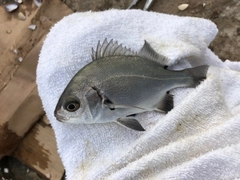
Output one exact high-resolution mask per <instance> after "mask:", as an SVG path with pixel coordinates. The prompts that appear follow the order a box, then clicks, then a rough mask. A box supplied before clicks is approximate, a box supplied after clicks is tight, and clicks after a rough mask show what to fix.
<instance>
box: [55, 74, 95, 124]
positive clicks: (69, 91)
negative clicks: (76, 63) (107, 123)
mask: <svg viewBox="0 0 240 180" xmlns="http://www.w3.org/2000/svg"><path fill="white" fill-rule="evenodd" d="M85 87H86V84H85V82H84V81H81V82H80V83H79V82H78V83H76V80H75V79H74V78H73V80H72V81H70V83H69V84H68V86H67V87H66V88H65V90H64V92H63V93H62V95H61V96H60V98H59V100H58V103H57V105H56V108H55V111H54V116H55V117H56V119H57V120H58V121H60V122H65V123H73V124H79V123H84V124H85V123H86V122H88V121H91V119H92V118H91V116H90V114H89V111H88V104H87V102H86V99H85V98H84V94H85V92H86V88H85Z"/></svg>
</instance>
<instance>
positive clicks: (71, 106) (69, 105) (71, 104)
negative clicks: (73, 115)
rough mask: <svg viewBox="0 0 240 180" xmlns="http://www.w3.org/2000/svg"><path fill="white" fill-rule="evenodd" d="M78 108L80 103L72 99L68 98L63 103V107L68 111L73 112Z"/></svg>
mask: <svg viewBox="0 0 240 180" xmlns="http://www.w3.org/2000/svg"><path fill="white" fill-rule="evenodd" d="M79 108H80V103H79V102H78V101H76V100H74V99H70V100H68V101H67V102H66V103H65V105H64V109H66V110H67V111H69V112H74V111H76V110H78V109H79Z"/></svg>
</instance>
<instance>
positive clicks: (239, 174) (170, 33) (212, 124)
mask: <svg viewBox="0 0 240 180" xmlns="http://www.w3.org/2000/svg"><path fill="white" fill-rule="evenodd" d="M217 32H218V30H217V28H216V26H215V24H213V23H212V22H211V21H209V20H205V19H200V18H192V17H178V16H173V15H166V14H160V13H154V12H145V11H141V10H109V11H104V12H85V13H75V14H72V15H70V16H67V17H65V18H64V19H63V20H61V21H60V22H58V23H57V24H56V25H55V26H54V27H53V28H52V29H51V31H50V33H49V34H48V36H47V38H46V40H45V42H44V45H43V47H42V51H41V54H40V58H39V64H38V68H37V84H38V89H39V94H40V97H41V99H42V102H43V106H44V109H45V111H46V113H47V116H48V118H49V119H50V121H51V124H52V127H53V129H54V131H55V135H56V140H57V145H58V151H59V154H60V157H61V159H62V161H63V164H64V166H65V169H66V175H67V178H68V179H71V180H72V179H89V180H91V179H117V180H119V179H211V180H212V179H237V178H240V93H239V92H240V81H239V79H240V72H239V71H240V63H238V62H234V63H233V62H230V61H226V62H225V63H223V62H222V61H221V60H220V59H219V58H218V57H217V56H216V55H215V54H214V53H213V52H212V51H211V50H209V49H208V45H209V44H210V43H211V41H212V40H213V39H214V37H215V35H216V34H217ZM105 38H108V39H109V40H110V39H113V40H117V41H118V42H119V43H122V44H123V45H124V46H127V47H128V48H131V49H133V50H134V51H139V50H140V48H141V47H142V46H143V44H144V40H147V41H148V42H149V43H150V44H151V46H152V47H153V48H154V49H155V51H157V52H158V53H159V54H163V55H164V56H166V57H168V58H169V59H170V61H169V63H168V65H169V66H170V68H171V69H183V68H188V67H194V66H199V65H202V64H208V65H211V67H210V68H209V70H208V74H207V79H206V80H204V81H203V82H202V83H201V84H200V85H199V86H197V87H196V88H177V89H175V90H173V91H171V93H172V94H173V95H174V105H175V107H174V109H173V110H171V111H170V112H169V113H168V114H161V113H157V112H148V113H142V114H139V115H137V116H138V119H140V123H141V124H142V125H143V127H144V128H146V131H145V132H138V131H134V130H130V129H127V128H124V127H122V126H119V125H118V124H116V123H105V124H91V125H83V124H78V125H76V124H67V123H61V122H58V121H57V120H56V119H55V117H54V114H53V112H54V109H55V106H56V104H57V101H58V99H59V97H60V95H61V93H62V92H63V90H64V89H65V87H66V85H67V84H68V82H69V81H70V80H71V78H72V77H73V76H74V75H75V73H76V72H77V71H78V70H79V69H81V68H82V67H83V66H85V65H86V64H87V63H89V62H91V48H92V47H93V48H96V45H97V42H98V40H101V41H103V40H104V39H105Z"/></svg>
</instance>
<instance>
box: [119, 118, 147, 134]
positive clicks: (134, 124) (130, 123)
mask: <svg viewBox="0 0 240 180" xmlns="http://www.w3.org/2000/svg"><path fill="white" fill-rule="evenodd" d="M117 122H118V123H120V124H121V125H123V126H125V127H128V128H130V129H133V130H136V131H145V129H144V128H143V127H142V125H141V124H140V123H139V122H138V121H137V120H136V119H132V118H125V119H121V118H119V119H117Z"/></svg>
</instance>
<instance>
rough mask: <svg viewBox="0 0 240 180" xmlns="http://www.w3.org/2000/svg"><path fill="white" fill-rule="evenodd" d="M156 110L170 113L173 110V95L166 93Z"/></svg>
mask: <svg viewBox="0 0 240 180" xmlns="http://www.w3.org/2000/svg"><path fill="white" fill-rule="evenodd" d="M158 109H159V110H161V111H164V112H166V113H167V112H168V111H171V110H172V109H173V95H172V94H169V93H166V95H165V96H164V98H163V100H162V101H161V102H160V104H159V106H158Z"/></svg>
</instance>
